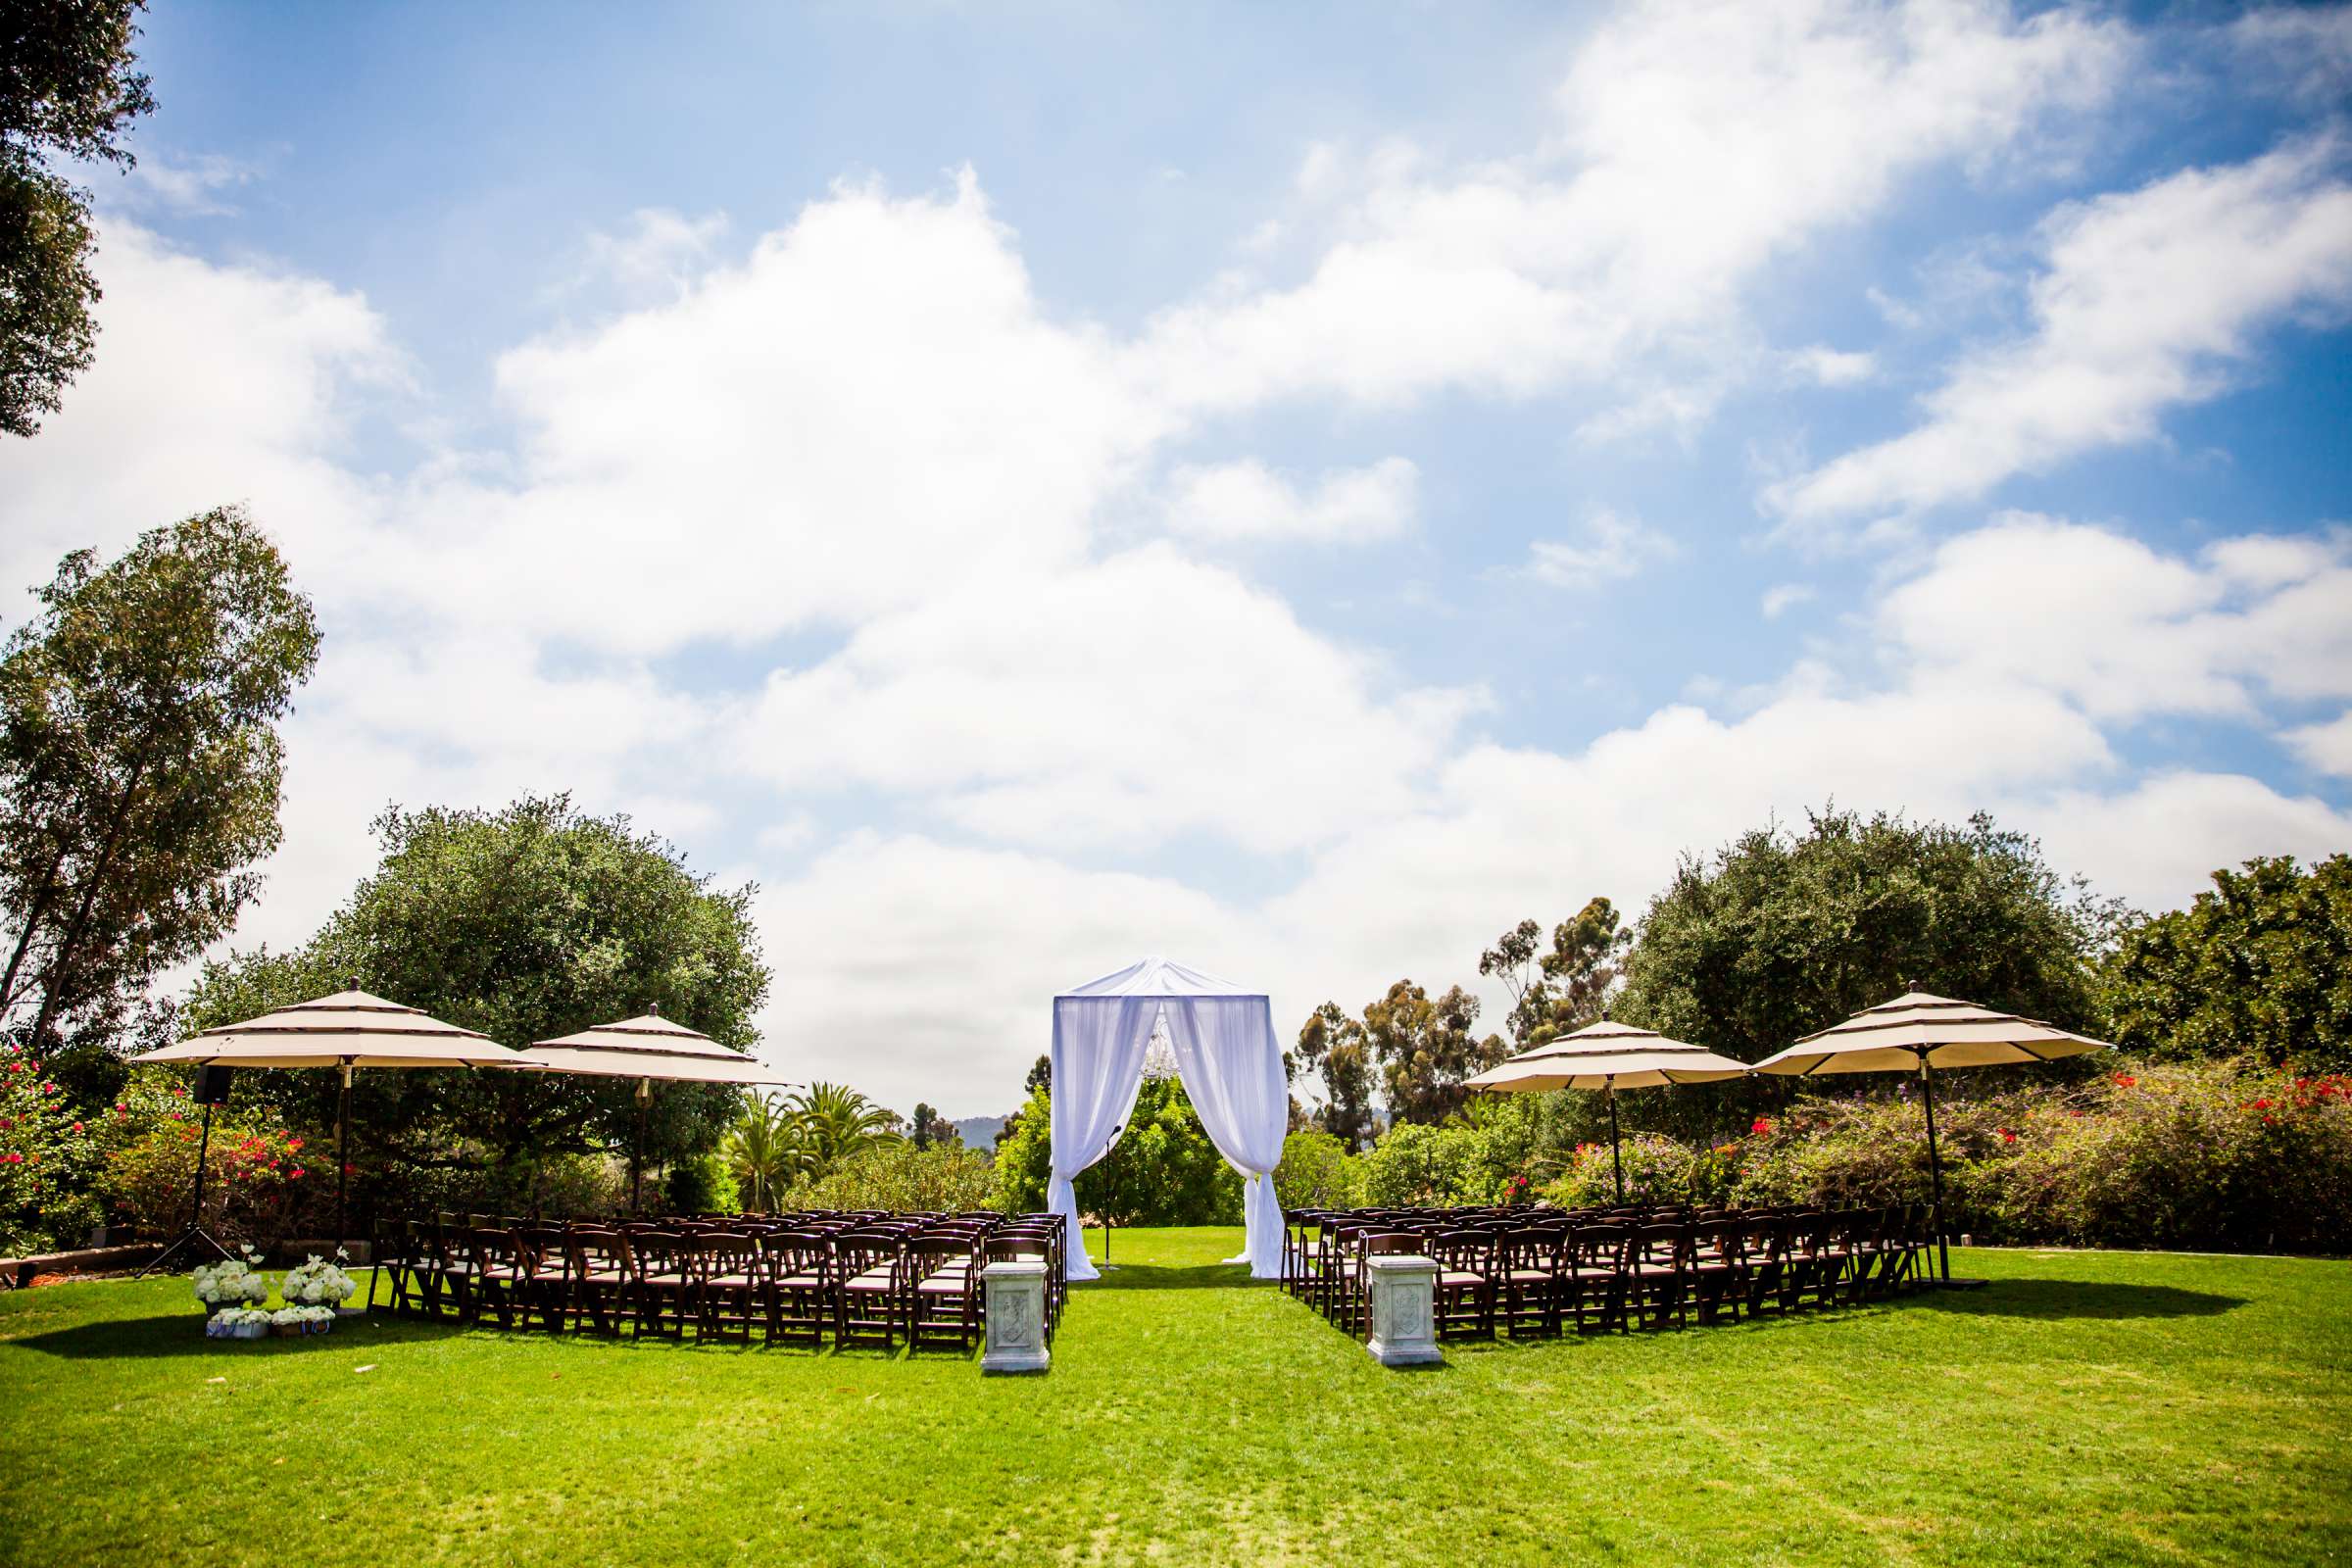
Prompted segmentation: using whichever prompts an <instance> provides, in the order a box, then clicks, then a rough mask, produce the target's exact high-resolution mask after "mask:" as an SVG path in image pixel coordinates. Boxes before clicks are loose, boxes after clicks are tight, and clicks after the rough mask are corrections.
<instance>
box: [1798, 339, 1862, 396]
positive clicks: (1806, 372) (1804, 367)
mask: <svg viewBox="0 0 2352 1568" xmlns="http://www.w3.org/2000/svg"><path fill="white" fill-rule="evenodd" d="M1782 363H1783V364H1784V365H1786V366H1787V367H1788V369H1789V379H1790V380H1792V381H1796V382H1800V383H1803V384H1807V385H1811V386H1854V385H1857V384H1859V383H1861V382H1864V381H1868V380H1871V379H1872V378H1873V377H1875V376H1877V374H1878V373H1879V361H1878V357H1877V356H1876V355H1873V354H1867V353H1863V352H1861V351H1858V350H1851V349H1834V348H1831V347H1830V346H1829V345H1828V344H1826V343H1815V344H1813V345H1811V346H1810V347H1807V348H1801V349H1797V350H1794V351H1793V352H1791V353H1789V354H1787V355H1784V356H1783V357H1782Z"/></svg>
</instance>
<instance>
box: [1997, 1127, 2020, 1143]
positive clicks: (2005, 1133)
mask: <svg viewBox="0 0 2352 1568" xmlns="http://www.w3.org/2000/svg"><path fill="white" fill-rule="evenodd" d="M2001 1142H2002V1143H2004V1144H2014V1143H2016V1142H2017V1134H2015V1133H2013V1132H2011V1131H2010V1130H2009V1129H2008V1128H2006V1127H2004V1128H2002V1129H2001Z"/></svg>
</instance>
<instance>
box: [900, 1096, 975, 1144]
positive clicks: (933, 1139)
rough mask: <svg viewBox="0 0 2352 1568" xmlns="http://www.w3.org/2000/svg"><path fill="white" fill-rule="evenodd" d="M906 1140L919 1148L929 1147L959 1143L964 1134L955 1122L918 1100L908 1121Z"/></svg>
mask: <svg viewBox="0 0 2352 1568" xmlns="http://www.w3.org/2000/svg"><path fill="white" fill-rule="evenodd" d="M907 1142H908V1143H910V1144H912V1145H914V1147H915V1148H917V1149H929V1148H931V1147H933V1146H934V1145H941V1146H944V1145H948V1144H958V1145H959V1144H961V1143H962V1142H963V1135H962V1134H961V1133H959V1132H957V1131H956V1124H955V1123H954V1122H952V1121H950V1120H948V1119H947V1118H946V1117H945V1116H942V1115H941V1114H940V1113H939V1112H938V1111H936V1110H934V1109H932V1108H931V1107H930V1106H929V1105H926V1104H922V1103H919V1102H918V1103H916V1105H915V1107H914V1114H913V1116H911V1117H910V1118H908V1120H907Z"/></svg>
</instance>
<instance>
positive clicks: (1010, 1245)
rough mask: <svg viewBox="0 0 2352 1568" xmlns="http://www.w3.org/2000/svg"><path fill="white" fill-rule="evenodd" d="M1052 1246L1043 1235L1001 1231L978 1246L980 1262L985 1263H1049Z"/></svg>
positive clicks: (1052, 1250)
mask: <svg viewBox="0 0 2352 1568" xmlns="http://www.w3.org/2000/svg"><path fill="white" fill-rule="evenodd" d="M1053 1253H1054V1244H1053V1242H1052V1241H1051V1240H1050V1239H1048V1238H1047V1237H1045V1236H1043V1235H1035V1236H1031V1235H1023V1234H1020V1233H1018V1232H1013V1231H1003V1232H999V1233H998V1234H997V1235H994V1236H991V1237H989V1238H987V1239H986V1240H985V1241H983V1242H982V1243H981V1244H980V1261H981V1262H982V1263H983V1264H987V1263H1020V1262H1031V1261H1035V1262H1041V1263H1042V1262H1049V1261H1051V1260H1052V1258H1053Z"/></svg>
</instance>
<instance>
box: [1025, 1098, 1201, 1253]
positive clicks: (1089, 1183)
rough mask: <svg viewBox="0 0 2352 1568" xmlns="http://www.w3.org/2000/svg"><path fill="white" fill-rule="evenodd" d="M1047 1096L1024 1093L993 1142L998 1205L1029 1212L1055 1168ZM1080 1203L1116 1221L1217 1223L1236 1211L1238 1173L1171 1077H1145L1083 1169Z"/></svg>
mask: <svg viewBox="0 0 2352 1568" xmlns="http://www.w3.org/2000/svg"><path fill="white" fill-rule="evenodd" d="M1053 1122H1054V1103H1053V1097H1052V1096H1051V1095H1050V1094H1049V1093H1048V1092H1047V1091H1046V1090H1045V1089H1043V1088H1039V1089H1036V1090H1032V1091H1031V1092H1030V1096H1029V1101H1028V1103H1026V1104H1024V1105H1023V1106H1022V1107H1021V1112H1020V1116H1019V1118H1018V1119H1017V1122H1016V1123H1015V1124H1014V1125H1013V1127H1012V1128H1011V1129H1010V1130H1008V1131H1007V1132H1006V1134H1005V1137H1004V1139H1003V1140H1001V1141H1000V1142H999V1143H998V1145H997V1160H996V1184H997V1187H996V1191H997V1206H998V1207H1000V1208H1002V1209H1004V1210H1005V1212H1006V1213H1013V1214H1022V1213H1035V1212H1037V1211H1039V1210H1041V1209H1043V1208H1044V1207H1045V1206H1046V1187H1047V1183H1048V1181H1049V1179H1050V1178H1051V1177H1052V1175H1053V1147H1054V1136H1053ZM1076 1186H1077V1190H1078V1207H1079V1209H1080V1210H1081V1211H1082V1212H1085V1213H1088V1214H1095V1215H1102V1216H1105V1217H1107V1218H1108V1219H1109V1220H1110V1221H1111V1223H1112V1224H1114V1225H1217V1224H1226V1223H1231V1222H1236V1221H1238V1220H1239V1219H1240V1217H1241V1212H1242V1182H1241V1176H1240V1175H1239V1173H1237V1172H1236V1171H1235V1170H1234V1168H1233V1167H1232V1166H1231V1165H1228V1164H1227V1163H1226V1162H1225V1156H1224V1155H1222V1154H1220V1153H1218V1152H1217V1147H1216V1145H1214V1144H1212V1143H1210V1142H1209V1139H1208V1134H1207V1132H1206V1131H1205V1130H1204V1129H1203V1128H1202V1127H1201V1118H1200V1115H1199V1114H1198V1113H1197V1112H1196V1111H1195V1110H1194V1109H1193V1103H1192V1100H1191V1098H1190V1097H1189V1096H1187V1095H1186V1094H1185V1092H1184V1085H1183V1084H1182V1083H1181V1082H1179V1081H1178V1080H1176V1079H1174V1078H1161V1079H1149V1078H1148V1079H1146V1080H1145V1081H1144V1083H1143V1086H1142V1087H1141V1088H1140V1089H1139V1090H1138V1091H1137V1093H1136V1098H1135V1109H1134V1110H1133V1111H1132V1112H1130V1113H1129V1115H1128V1118H1127V1122H1126V1126H1125V1129H1124V1130H1123V1131H1122V1132H1121V1133H1120V1134H1119V1139H1118V1142H1117V1143H1115V1144H1113V1145H1112V1146H1111V1149H1110V1152H1109V1153H1107V1154H1105V1155H1103V1158H1102V1159H1101V1160H1099V1161H1097V1162H1096V1163H1095V1164H1094V1165H1092V1166H1089V1167H1088V1168H1087V1169H1086V1170H1085V1171H1083V1172H1081V1173H1080V1175H1079V1177H1078V1180H1077V1183H1076Z"/></svg>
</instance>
